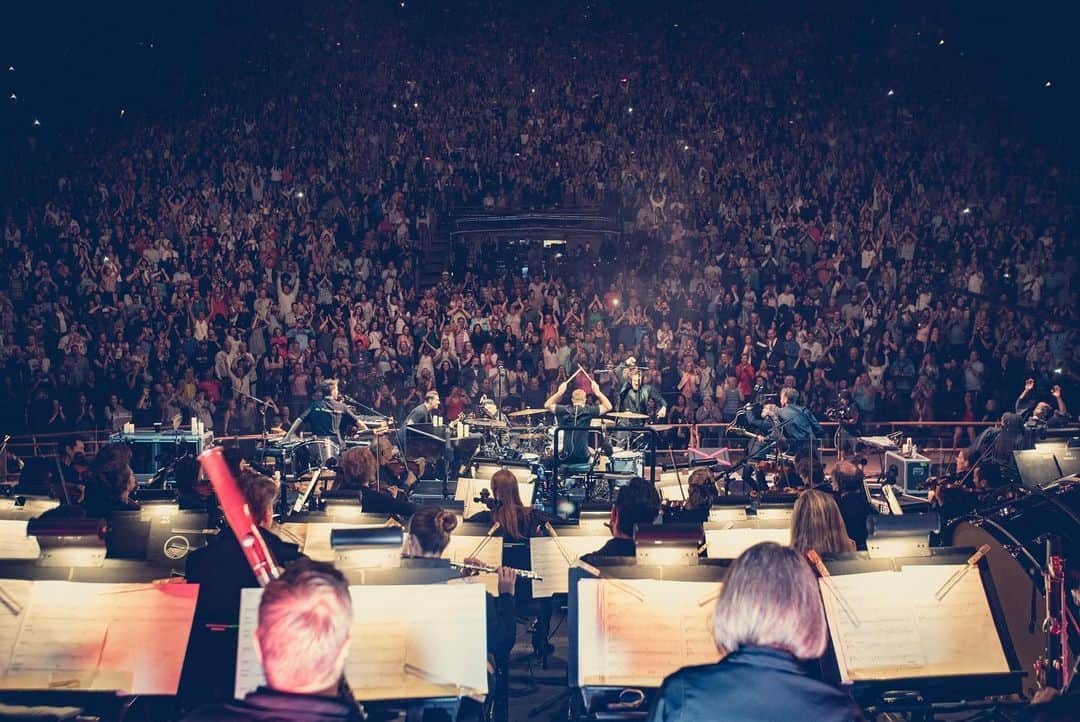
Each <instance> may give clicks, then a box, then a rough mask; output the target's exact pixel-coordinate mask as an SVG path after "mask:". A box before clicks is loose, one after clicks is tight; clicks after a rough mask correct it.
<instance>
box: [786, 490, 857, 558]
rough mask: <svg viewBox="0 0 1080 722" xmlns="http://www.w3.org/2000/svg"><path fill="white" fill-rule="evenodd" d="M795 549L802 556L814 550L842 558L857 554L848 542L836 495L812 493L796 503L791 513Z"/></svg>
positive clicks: (809, 492) (792, 543) (851, 543)
mask: <svg viewBox="0 0 1080 722" xmlns="http://www.w3.org/2000/svg"><path fill="white" fill-rule="evenodd" d="M791 546H792V548H793V549H795V551H797V552H799V554H806V552H808V551H810V550H811V549H813V550H815V551H816V552H817V553H818V554H842V553H844V552H853V551H855V542H854V541H852V540H851V539H850V538H848V535H847V529H846V527H845V526H844V517H843V516H841V515H840V507H839V506H837V505H836V500H835V499H833V496H832V494H828V493H826V492H824V491H819V490H817V489H808V490H806V491H804V492H803V493H802V494H800V495H799V498H798V499H796V500H795V509H794V511H792V513H791Z"/></svg>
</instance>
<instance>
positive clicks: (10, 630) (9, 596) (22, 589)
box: [0, 579, 34, 670]
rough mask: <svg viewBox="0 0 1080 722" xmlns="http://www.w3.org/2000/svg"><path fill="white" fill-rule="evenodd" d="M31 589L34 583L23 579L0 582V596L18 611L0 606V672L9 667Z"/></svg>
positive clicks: (5, 605)
mask: <svg viewBox="0 0 1080 722" xmlns="http://www.w3.org/2000/svg"><path fill="white" fill-rule="evenodd" d="M33 588H34V583H33V582H31V581H28V580H25V579H2V580H0V595H2V596H3V597H4V598H5V599H6V600H7V602H8V603H9V604H13V605H14V606H15V608H16V609H17V610H18V612H17V613H16V612H15V611H13V610H12V609H9V608H8V606H7V604H0V670H6V669H9V668H10V667H11V652H12V650H14V648H15V642H16V641H17V640H18V638H19V629H21V628H22V622H23V619H24V618H25V617H26V607H27V605H28V604H29V603H30V593H31V591H32V590H33Z"/></svg>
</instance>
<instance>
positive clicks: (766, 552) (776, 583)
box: [649, 542, 863, 722]
mask: <svg viewBox="0 0 1080 722" xmlns="http://www.w3.org/2000/svg"><path fill="white" fill-rule="evenodd" d="M712 633H713V639H714V640H715V642H716V646H717V649H720V650H723V653H724V658H723V659H722V660H720V661H719V662H716V663H714V664H703V665H698V666H694V667H684V668H682V669H681V670H679V671H678V672H675V673H674V674H672V675H670V676H669V677H668V678H667V679H665V680H664V683H663V686H662V687H661V688H660V693H659V694H658V695H657V697H656V701H655V703H654V704H653V709H652V711H651V714H650V715H649V720H650V722H698V720H715V719H732V720H752V721H758V720H760V721H761V722H765V721H766V720H769V721H771V720H797V719H805V720H815V721H824V722H855V721H856V720H862V719H863V715H862V712H861V711H860V709H859V707H858V706H857V705H856V704H855V702H854V701H853V700H852V699H851V698H850V697H849V696H848V695H847V694H845V693H844V692H843V691H841V690H839V689H836V688H835V687H832V686H830V685H828V684H826V683H825V682H822V681H819V680H817V679H814V678H813V677H811V676H810V674H809V673H808V670H807V667H806V666H805V665H804V663H805V662H806V661H807V660H811V659H817V658H819V657H820V656H821V655H822V654H824V652H825V647H826V644H827V636H828V626H827V625H826V622H825V612H824V608H823V606H822V602H821V591H820V589H819V588H818V580H817V578H816V577H815V575H814V572H813V570H811V568H810V565H809V564H807V563H806V559H805V558H804V557H803V556H802V555H801V554H799V553H798V552H797V551H795V550H794V549H791V548H789V547H784V546H781V545H779V544H775V543H772V542H765V543H762V544H756V545H754V546H752V547H750V548H749V549H747V550H746V551H745V552H743V553H742V554H741V555H740V556H739V558H738V559H736V560H735V562H734V563H733V564H732V565H731V569H730V571H729V572H728V575H727V577H726V578H725V580H724V583H723V585H722V586H721V588H720V597H719V599H717V601H716V607H715V609H714V611H713V616H712Z"/></svg>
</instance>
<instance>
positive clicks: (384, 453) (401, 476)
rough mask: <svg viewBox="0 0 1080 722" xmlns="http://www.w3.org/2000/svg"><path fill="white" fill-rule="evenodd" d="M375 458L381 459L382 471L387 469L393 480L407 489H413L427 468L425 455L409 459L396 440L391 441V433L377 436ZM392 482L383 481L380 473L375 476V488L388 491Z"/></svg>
mask: <svg viewBox="0 0 1080 722" xmlns="http://www.w3.org/2000/svg"><path fill="white" fill-rule="evenodd" d="M375 458H376V459H378V460H379V462H380V464H381V466H380V471H385V472H386V475H387V476H389V477H390V478H391V479H392V480H394V481H396V482H398V484H399V485H401V486H404V487H405V489H406V490H409V489H412V487H413V485H414V484H415V483H416V480H417V479H419V478H420V477H421V476H423V475H424V471H425V470H426V469H427V461H426V460H425V459H424V458H423V457H419V458H417V459H413V460H409V459H406V458H404V457H403V456H402V454H401V451H400V450H399V449H398V447H396V446H394V442H392V441H390V436H389V434H378V435H376V436H375ZM389 486H390V484H387V483H386V482H385V481H382V480H381V479H380V478H379V476H378V475H376V478H375V484H374V487H373V488H374V489H375V490H376V491H382V492H386V491H388V487H389Z"/></svg>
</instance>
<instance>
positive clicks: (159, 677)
mask: <svg viewBox="0 0 1080 722" xmlns="http://www.w3.org/2000/svg"><path fill="white" fill-rule="evenodd" d="M11 585H12V582H10V581H7V580H4V581H2V582H0V586H3V587H4V589H5V590H7V589H8V588H9V586H11ZM198 590H199V587H198V585H196V584H163V585H150V584H90V583H77V582H55V581H39V582H33V583H31V587H30V590H29V594H28V596H27V597H26V604H25V607H24V611H23V614H22V615H21V616H22V620H21V625H20V627H19V629H18V632H17V634H16V637H15V641H14V644H13V645H12V647H11V648H10V655H9V656H8V657H7V659H6V666H5V668H4V670H3V674H0V686H2V687H4V688H7V689H49V688H64V689H82V690H117V691H121V692H124V693H127V694H162V695H171V694H176V691H177V689H178V687H179V684H180V672H181V669H182V668H183V663H184V654H185V652H186V650H187V643H188V636H189V633H190V631H191V621H192V618H193V616H194V614H195V602H196V599H197V598H198ZM20 593H21V592H20ZM9 635H10V629H5V633H4V636H5V639H10V636H9Z"/></svg>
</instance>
